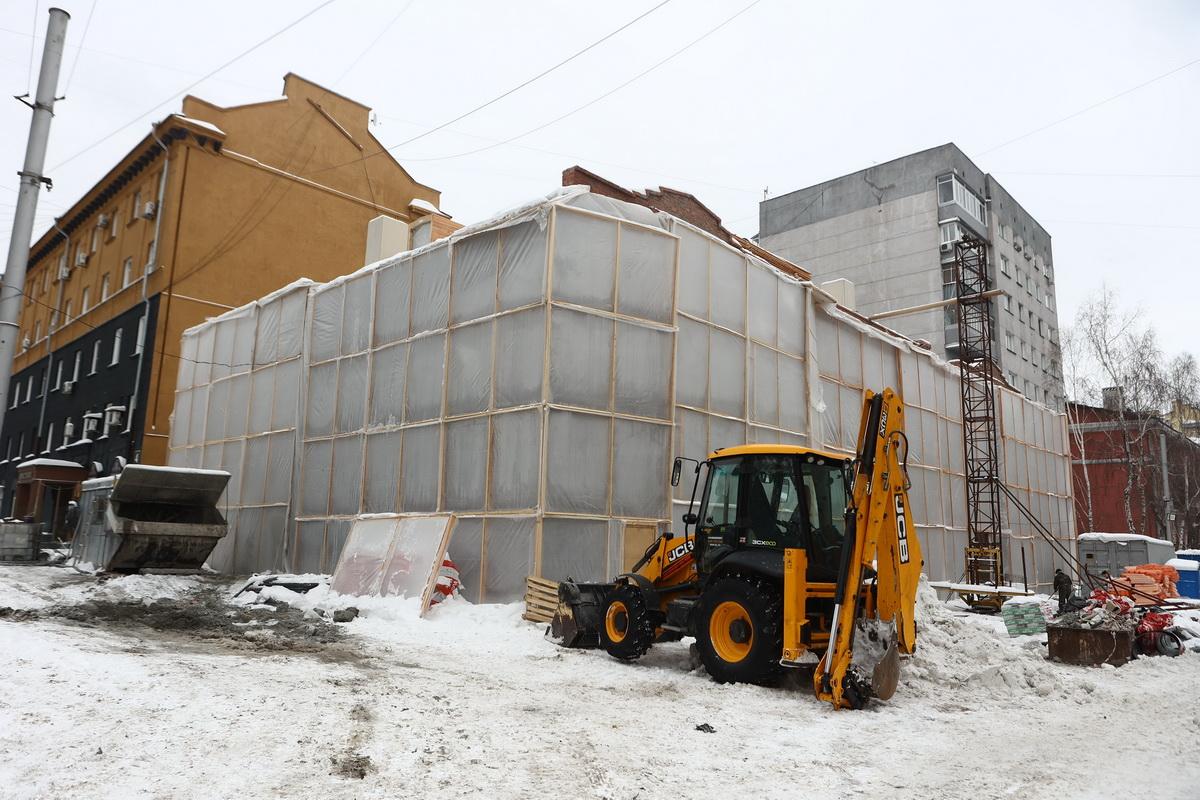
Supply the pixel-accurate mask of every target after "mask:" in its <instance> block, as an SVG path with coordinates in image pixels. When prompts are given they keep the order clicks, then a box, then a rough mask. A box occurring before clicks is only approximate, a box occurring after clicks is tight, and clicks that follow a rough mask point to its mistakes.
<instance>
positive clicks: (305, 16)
mask: <svg viewBox="0 0 1200 800" xmlns="http://www.w3.org/2000/svg"><path fill="white" fill-rule="evenodd" d="M335 2H336V0H324V2H323V3H321V4H320V5H318V6H316V7H314V8H313V9H311V10H310V11H307V12H305V13H304V14H302V15H300V16H299V17H297V18H296V19H294V20H292V21H291V22H289V23H288V24H287V25H285V26H283V27H282V28H280V29H279V30H277V31H275V32H274V33H272V34H271V35H270V36H268V37H267V38H265V39H263V40H261V41H259V42H258V43H257V44H255V45H252V46H251V47H249V48H248V49H246V50H243V51H242V52H241V53H238V54H237V55H236V56H234V57H233V58H231V59H229V60H228V61H226V62H224V63H223V64H221V65H220V66H219V67H217V68H216V69H214V70H211V71H210V72H208V73H206V74H205V75H203V76H202V77H200V78H197V79H196V80H194V81H192V82H191V83H189V84H188V85H187V86H185V87H183V88H182V89H180V90H179V91H176V92H172V93H171V95H170V96H169V97H165V98H163V99H162V100H160V101H158V102H157V103H155V104H154V105H152V106H150V107H149V108H148V109H146V110H145V111H143V112H142V113H140V114H138V115H137V116H136V117H134V118H133V119H131V120H129V121H128V122H126V123H125V124H124V125H121V126H120V127H118V128H116V129H115V130H112V131H109V132H108V133H106V134H105V135H103V136H101V137H100V138H99V139H97V140H96V141H94V142H92V143H91V144H89V145H88V146H87V147H85V148H83V149H82V150H79V151H78V152H76V153H74V154H73V155H70V156H68V157H67V158H65V159H63V160H62V161H60V162H58V163H57V164H55V165H54V166H53V167H51V168H50V171H54V170H57V169H59V168H60V167H62V166H63V165H65V164H68V163H70V162H71V161H74V160H75V159H76V158H79V157H80V156H81V155H83V154H84V153H87V152H89V151H91V150H93V149H94V148H96V147H98V146H99V145H101V144H103V143H104V142H105V141H107V140H108V139H111V138H112V137H113V136H116V135H117V134H118V133H121V132H122V131H124V130H125V129H126V128H129V127H131V126H133V125H135V124H137V122H139V121H140V120H141V119H142V117H144V116H146V115H147V114H151V113H153V112H154V111H155V110H156V109H158V108H159V107H160V106H163V105H165V104H167V103H169V102H171V101H172V100H174V99H175V98H176V97H178V96H179V95H181V94H184V93H185V92H188V91H190V90H191V89H193V88H194V87H196V86H197V85H199V84H201V83H203V82H204V81H206V80H208V79H209V78H211V77H212V76H213V75H216V74H217V73H218V72H220V71H221V70H223V69H225V68H226V67H228V66H230V65H232V64H234V63H235V62H237V61H239V60H241V59H242V58H245V57H246V56H248V55H250V54H251V53H253V52H254V51H255V50H257V49H258V48H260V47H262V46H263V45H265V44H267V43H268V42H270V41H272V40H274V39H277V38H278V37H279V36H281V35H283V34H284V33H286V32H288V31H289V30H291V29H292V28H294V27H296V26H297V25H299V24H300V23H301V22H303V21H304V20H306V19H308V18H309V17H311V16H312V15H313V14H316V13H317V12H318V11H320V10H321V9H323V8H325V7H326V6H329V5H332V4H333V3H335Z"/></svg>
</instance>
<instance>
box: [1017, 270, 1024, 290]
mask: <svg viewBox="0 0 1200 800" xmlns="http://www.w3.org/2000/svg"><path fill="white" fill-rule="evenodd" d="M1024 285H1025V273H1024V272H1022V271H1021V270H1020V269H1019V268H1018V269H1017V286H1024Z"/></svg>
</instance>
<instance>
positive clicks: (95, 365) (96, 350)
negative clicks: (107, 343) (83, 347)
mask: <svg viewBox="0 0 1200 800" xmlns="http://www.w3.org/2000/svg"><path fill="white" fill-rule="evenodd" d="M103 344H104V342H102V341H101V340H99V339H97V340H96V342H95V343H94V344H93V345H92V370H91V372H89V373H88V375H95V374H96V370H97V369H99V367H100V347H101V346H102V345H103Z"/></svg>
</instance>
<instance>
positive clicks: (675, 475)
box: [671, 456, 683, 486]
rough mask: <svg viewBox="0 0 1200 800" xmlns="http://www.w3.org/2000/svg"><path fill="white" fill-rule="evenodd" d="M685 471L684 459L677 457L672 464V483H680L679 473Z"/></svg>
mask: <svg viewBox="0 0 1200 800" xmlns="http://www.w3.org/2000/svg"><path fill="white" fill-rule="evenodd" d="M682 471H683V459H682V458H679V457H678V456H676V457H675V463H674V464H673V465H672V466H671V485H672V486H678V485H679V473H680V472H682Z"/></svg>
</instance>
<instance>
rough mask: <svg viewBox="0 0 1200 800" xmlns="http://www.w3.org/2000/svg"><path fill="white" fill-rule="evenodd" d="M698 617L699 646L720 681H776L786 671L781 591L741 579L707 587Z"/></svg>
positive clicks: (761, 582)
mask: <svg viewBox="0 0 1200 800" xmlns="http://www.w3.org/2000/svg"><path fill="white" fill-rule="evenodd" d="M698 610H699V613H698V615H697V625H696V646H697V649H698V650H699V651H700V660H701V661H702V662H703V664H704V668H705V669H706V670H708V674H709V675H711V676H712V677H713V679H714V680H716V681H717V682H718V683H758V684H772V683H775V682H776V681H777V680H778V679H779V676H780V674H781V673H782V671H783V669H782V667H780V666H779V659H780V657H781V656H782V655H783V602H782V598H781V595H780V592H779V589H778V587H776V586H775V585H774V584H773V583H770V582H768V581H763V580H758V579H754V578H743V577H741V576H730V577H726V578H721V579H719V580H717V581H715V582H714V583H712V584H711V585H709V587H708V588H707V589H705V591H704V593H703V594H702V595H701V597H700V607H699V609H698Z"/></svg>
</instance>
